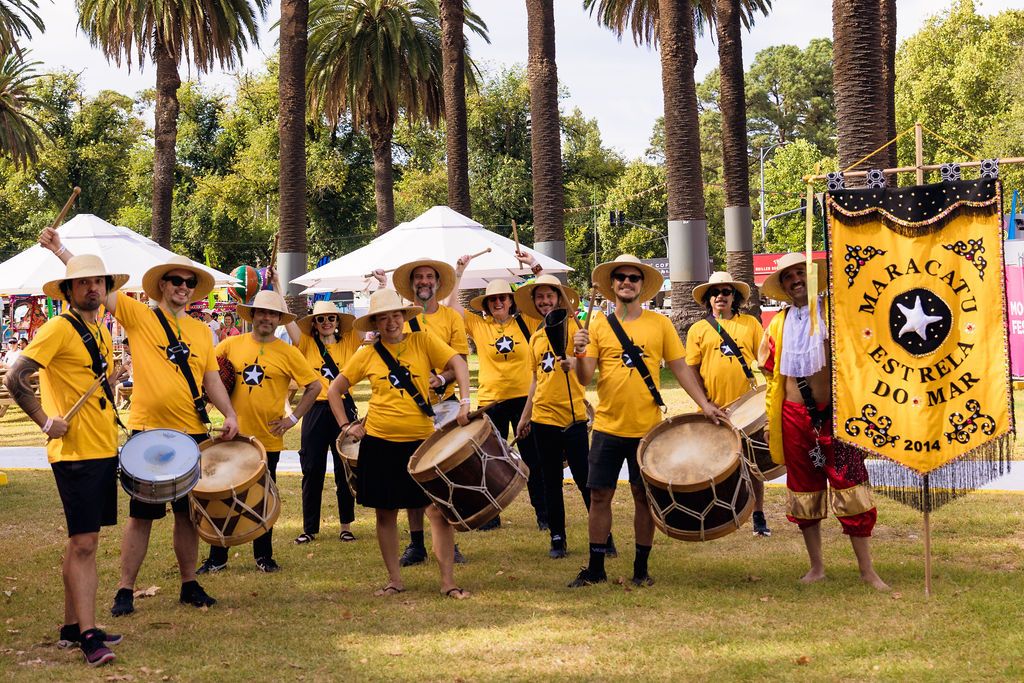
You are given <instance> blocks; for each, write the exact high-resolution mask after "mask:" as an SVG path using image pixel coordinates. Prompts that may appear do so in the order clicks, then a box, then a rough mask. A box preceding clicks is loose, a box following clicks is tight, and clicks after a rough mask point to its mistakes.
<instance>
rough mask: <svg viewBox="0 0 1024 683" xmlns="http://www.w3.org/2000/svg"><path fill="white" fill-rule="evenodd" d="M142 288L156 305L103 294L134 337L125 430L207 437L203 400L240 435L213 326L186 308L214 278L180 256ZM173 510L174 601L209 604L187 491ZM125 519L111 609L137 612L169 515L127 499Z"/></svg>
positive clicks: (45, 242) (55, 240) (66, 256)
mask: <svg viewBox="0 0 1024 683" xmlns="http://www.w3.org/2000/svg"><path fill="white" fill-rule="evenodd" d="M39 244H40V245H42V246H43V247H44V248H46V249H50V250H51V251H53V253H54V254H55V255H56V256H57V257H58V258H60V259H61V260H62V261H64V263H67V262H68V261H69V260H70V259H71V258H72V256H73V255H72V254H71V252H69V251H68V249H67V247H65V246H63V245H62V244H61V240H60V235H58V234H57V231H56V230H54V229H53V228H46V229H44V230H43V231H42V233H41V234H40V235H39ZM142 289H143V291H144V292H145V293H146V294H147V295H148V296H149V298H150V299H151V300H153V301H154V302H155V303H156V307H155V308H150V307H149V306H147V305H145V304H143V303H142V302H140V301H136V300H135V299H132V298H131V297H129V296H128V295H127V294H125V293H124V292H107V295H106V298H105V299H104V304H105V305H106V307H107V310H108V311H110V313H111V314H113V316H114V318H115V319H116V320H117V321H118V322H119V323H121V326H122V327H124V329H125V333H126V334H127V335H128V336H129V337H131V340H132V351H133V352H134V360H135V364H134V381H135V387H134V391H133V392H132V409H131V413H130V415H129V419H128V428H129V429H130V430H131V431H132V433H136V432H139V431H144V430H147V429H174V430H177V431H179V432H184V433H186V434H188V435H189V436H191V437H192V439H193V440H195V441H196V442H197V443H198V442H201V441H204V440H206V439H208V438H209V434H208V433H207V423H208V422H209V417H208V416H207V414H206V406H205V400H204V398H203V392H202V391H201V390H200V387H202V389H204V390H205V392H206V395H207V396H208V397H209V400H210V401H211V402H212V403H213V404H214V405H215V406H216V407H217V409H218V410H219V411H220V412H221V413H222V414H223V415H224V425H223V427H224V431H223V432H222V435H221V437H222V438H224V439H231V438H234V436H235V435H236V434H237V433H238V418H237V416H236V415H235V409H234V408H233V407H232V405H231V400H230V399H229V398H228V393H227V390H226V389H225V388H224V383H223V382H221V379H220V374H219V373H218V371H217V370H218V367H217V357H216V355H215V354H214V352H213V340H212V337H211V334H210V328H208V327H207V326H206V325H204V324H203V323H202V322H200V321H198V320H195V319H193V318H191V317H190V316H189V315H188V314H187V311H186V308H187V307H188V305H189V304H190V303H191V302H193V301H199V300H200V299H202V298H203V297H205V296H206V295H207V294H209V292H210V290H211V289H213V276H212V275H210V273H209V272H207V271H206V270H203V269H202V268H199V267H197V266H196V265H195V264H194V263H193V262H192V261H190V260H189V259H187V258H185V257H183V256H177V255H175V256H172V257H171V258H170V259H168V262H167V263H165V264H161V265H158V266H154V267H152V268H150V269H149V270H147V271H146V272H145V273H144V274H143V276H142ZM171 509H172V510H173V512H174V554H175V556H176V558H177V560H178V572H179V574H180V575H181V591H180V594H179V600H180V602H181V603H182V604H188V605H193V606H195V607H208V606H210V605H213V604H214V603H216V600H214V599H213V598H212V597H210V596H209V595H208V594H207V593H206V591H205V590H203V587H202V586H200V585H199V582H198V581H196V564H197V563H198V557H199V533H198V531H197V530H196V526H195V523H194V522H193V521H192V517H191V514H190V511H189V502H188V496H187V495H182V496H181V497H180V498H178V499H177V500H175V501H174V502H173V503H171ZM128 514H129V517H128V522H127V524H125V527H124V533H123V534H122V536H121V579H120V581H119V583H118V590H117V594H116V595H115V596H114V606H113V607H112V608H111V610H110V611H111V614H113V615H114V616H123V615H126V614H131V613H132V612H134V611H135V601H134V594H135V590H134V588H135V581H136V579H137V578H138V574H139V570H140V569H141V567H142V562H143V560H145V558H146V551H147V549H148V547H149V536H150V533H151V531H152V528H153V520H155V519H162V518H163V517H164V516H166V514H167V506H166V505H164V504H152V503H144V502H142V501H138V500H135V499H132V500H131V502H130V503H129V507H128Z"/></svg>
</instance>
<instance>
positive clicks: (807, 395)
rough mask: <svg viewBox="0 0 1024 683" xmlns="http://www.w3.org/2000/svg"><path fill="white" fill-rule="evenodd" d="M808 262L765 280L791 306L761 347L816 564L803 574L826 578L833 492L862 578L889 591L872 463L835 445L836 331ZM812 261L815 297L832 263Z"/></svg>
mask: <svg viewBox="0 0 1024 683" xmlns="http://www.w3.org/2000/svg"><path fill="white" fill-rule="evenodd" d="M806 264H807V257H806V254H804V253H794V254H786V255H785V256H783V257H782V258H780V259H779V261H778V264H777V265H776V268H775V272H774V273H772V274H771V275H769V276H768V279H766V280H765V282H764V284H763V285H762V286H761V292H762V294H764V296H767V297H770V298H772V299H776V300H778V301H783V302H785V303H787V304H789V305H788V306H787V307H786V308H784V309H783V310H782V311H781V312H780V313H779V314H778V315H776V316H775V317H774V318H772V320H771V322H770V323H769V324H768V331H767V332H766V333H765V335H764V339H763V340H762V342H761V347H760V349H759V350H758V358H759V360H760V362H761V367H763V368H764V369H765V372H766V377H767V379H768V387H767V389H768V391H767V394H766V398H765V401H766V404H767V409H768V428H767V440H768V447H769V449H770V451H771V455H772V459H773V460H774V461H775V462H777V463H778V464H780V465H782V464H784V465H785V466H786V488H787V489H788V490H789V496H788V498H787V501H786V516H787V518H788V519H789V521H791V522H793V523H794V524H796V525H797V526H798V527H799V528H800V531H801V533H802V534H803V538H804V546H805V547H806V549H807V556H808V559H809V560H810V565H811V567H810V569H809V570H808V571H807V573H806V574H804V576H803V577H802V578H801V579H800V580H801V581H802V582H803V583H814V582H816V581H821V580H822V579H824V578H825V563H824V557H823V555H822V548H821V520H822V519H824V518H825V517H826V516H827V515H828V508H827V503H828V500H829V498H831V501H832V508H833V511H834V512H835V514H836V518H837V519H838V520H839V523H840V524H841V525H842V528H843V533H844V534H846V535H847V536H849V537H850V543H851V544H852V546H853V552H854V555H856V557H857V564H858V567H859V569H860V576H861V579H863V580H864V582H865V583H867V584H868V585H870V586H872V587H874V588H875V589H877V590H882V591H885V590H889V586H888V585H886V583H885V582H884V581H882V579H881V577H879V576H878V573H877V572H876V571H875V567H874V563H873V561H872V559H871V549H870V547H869V539H870V536H871V532H872V530H873V529H874V526H875V521H876V519H877V511H876V510H875V504H874V501H873V500H872V495H871V487H870V484H869V483H868V473H867V469H866V468H865V467H864V463H863V462H862V461H861V460H860V459H859V458H857V459H851V460H853V461H851V462H843V463H841V462H838V461H837V459H836V454H835V451H834V446H833V443H832V414H831V413H832V393H831V377H832V368H831V365H830V361H829V354H828V349H827V346H828V343H829V342H828V333H829V330H828V327H827V325H826V324H825V320H824V317H823V316H822V314H821V311H822V309H823V304H824V302H823V301H820V300H819V301H818V307H817V308H818V313H817V315H818V320H817V326H815V325H813V324H812V320H811V310H812V308H811V306H810V305H809V304H810V303H811V300H810V297H811V296H812V295H811V293H810V292H809V279H810V278H809V277H808V272H807V265H806ZM812 264H813V267H814V268H815V269H816V270H817V281H818V288H817V291H816V292H815V293H814V295H813V296H820V295H821V293H822V292H823V291H824V290H825V288H826V286H827V282H828V278H827V271H826V267H825V262H824V261H823V260H820V259H816V260H814V261H813V262H812ZM815 327H816V328H817V329H815ZM829 488H831V489H832V491H831V496H828V495H827V494H828V489H829Z"/></svg>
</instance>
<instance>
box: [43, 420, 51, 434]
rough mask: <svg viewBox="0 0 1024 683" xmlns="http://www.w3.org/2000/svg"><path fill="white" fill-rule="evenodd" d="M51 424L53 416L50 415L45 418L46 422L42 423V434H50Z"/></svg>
mask: <svg viewBox="0 0 1024 683" xmlns="http://www.w3.org/2000/svg"><path fill="white" fill-rule="evenodd" d="M52 426H53V418H52V417H48V418H46V424H44V425H43V434H46V435H47V436H49V435H50V427H52Z"/></svg>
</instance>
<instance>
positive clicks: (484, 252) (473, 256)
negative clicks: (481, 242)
mask: <svg viewBox="0 0 1024 683" xmlns="http://www.w3.org/2000/svg"><path fill="white" fill-rule="evenodd" d="M489 253H491V248H490V247H487V248H486V249H484V250H483V251H478V252H476V253H475V254H470V255H469V260H470V261H472V260H473V259H475V258H476V257H477V256H483V255H484V254H489Z"/></svg>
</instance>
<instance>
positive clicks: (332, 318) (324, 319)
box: [313, 315, 338, 325]
mask: <svg viewBox="0 0 1024 683" xmlns="http://www.w3.org/2000/svg"><path fill="white" fill-rule="evenodd" d="M313 321H314V322H315V323H316V324H317V325H319V324H321V323H335V322H338V316H336V315H318V316H316V317H315V318H313Z"/></svg>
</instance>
